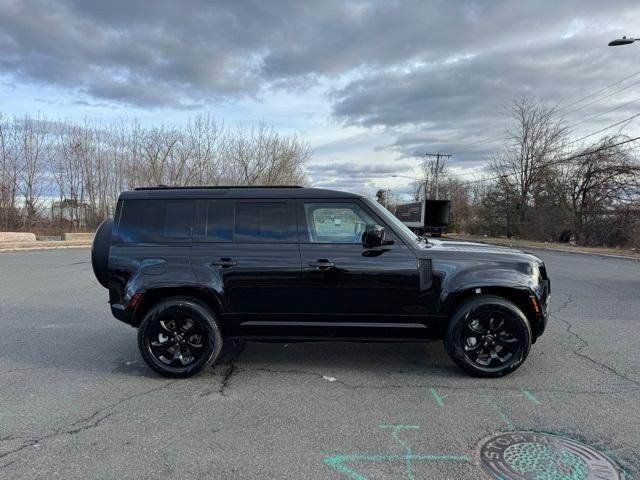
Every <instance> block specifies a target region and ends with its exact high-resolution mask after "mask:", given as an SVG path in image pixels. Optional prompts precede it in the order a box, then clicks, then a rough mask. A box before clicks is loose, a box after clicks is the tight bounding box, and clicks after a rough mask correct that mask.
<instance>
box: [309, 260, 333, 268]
mask: <svg viewBox="0 0 640 480" xmlns="http://www.w3.org/2000/svg"><path fill="white" fill-rule="evenodd" d="M309 266H310V267H311V268H317V269H318V270H326V269H327V268H331V267H335V266H336V264H335V263H333V262H330V261H329V260H325V259H324V258H322V259H320V260H318V261H317V262H310V263H309Z"/></svg>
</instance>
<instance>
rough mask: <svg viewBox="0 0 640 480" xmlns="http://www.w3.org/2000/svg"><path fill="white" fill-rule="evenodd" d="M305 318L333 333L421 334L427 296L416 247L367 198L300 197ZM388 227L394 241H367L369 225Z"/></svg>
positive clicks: (302, 296)
mask: <svg viewBox="0 0 640 480" xmlns="http://www.w3.org/2000/svg"><path fill="white" fill-rule="evenodd" d="M297 212H298V225H299V228H300V255H301V261H302V282H301V286H300V288H298V289H297V291H299V292H300V297H301V298H302V299H303V302H304V304H305V305H306V308H305V313H306V314H307V315H306V321H307V322H310V325H313V326H316V327H319V328H321V327H325V326H327V327H328V328H325V329H324V330H325V332H327V333H328V334H329V335H330V336H345V337H346V336H358V337H369V336H372V337H375V336H396V337H415V336H421V334H422V333H425V334H426V332H423V330H424V329H426V322H425V317H426V316H427V315H428V309H427V307H426V305H427V301H426V299H425V298H423V296H422V295H421V291H420V275H419V269H418V260H417V258H416V255H415V254H414V252H413V251H412V250H411V249H410V248H409V247H408V246H406V245H405V244H404V243H403V242H402V240H401V239H400V238H399V237H398V236H396V235H394V233H393V232H392V231H391V230H389V227H387V226H385V225H384V223H383V222H382V220H381V219H380V218H378V217H377V216H376V215H375V213H374V212H373V211H371V210H370V209H369V208H368V207H367V206H366V205H365V204H364V203H363V202H360V201H359V200H357V199H349V200H336V201H328V200H318V201H314V200H308V201H307V200H299V201H298V208H297ZM369 224H380V225H382V226H385V227H386V229H387V239H389V240H393V241H394V243H393V244H392V245H383V246H380V247H376V248H365V247H363V245H362V234H363V233H364V230H365V228H366V226H367V225H369Z"/></svg>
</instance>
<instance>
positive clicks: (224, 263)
mask: <svg viewBox="0 0 640 480" xmlns="http://www.w3.org/2000/svg"><path fill="white" fill-rule="evenodd" d="M237 264H238V262H236V261H235V260H232V259H230V258H221V259H220V260H216V261H214V262H211V265H215V266H216V267H222V268H228V267H235V266H236V265H237Z"/></svg>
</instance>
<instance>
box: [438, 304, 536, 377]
mask: <svg viewBox="0 0 640 480" xmlns="http://www.w3.org/2000/svg"><path fill="white" fill-rule="evenodd" d="M483 335H484V336H483ZM531 341H532V333H531V326H530V325H529V321H528V320H527V317H526V316H525V314H524V313H522V310H520V309H519V308H518V307H517V306H516V305H515V304H514V303H513V302H510V301H509V300H507V299H505V298H502V297H498V296H493V295H478V296H475V297H472V298H470V299H468V300H466V301H465V302H464V303H462V305H460V306H459V307H458V308H457V309H456V311H455V312H454V313H453V315H452V316H451V319H450V321H449V324H448V325H447V330H446V333H445V337H444V347H445V349H446V351H447V353H448V354H449V357H450V358H451V360H453V361H454V362H455V363H456V365H458V366H459V367H460V368H462V369H463V370H465V371H466V372H467V373H469V374H471V375H473V376H476V377H485V378H492V377H501V376H504V375H508V374H509V373H511V372H513V371H515V370H517V369H518V367H520V365H522V363H523V362H524V361H525V360H526V358H527V356H528V355H529V350H530V349H531ZM485 342H486V343H485ZM494 355H495V356H494Z"/></svg>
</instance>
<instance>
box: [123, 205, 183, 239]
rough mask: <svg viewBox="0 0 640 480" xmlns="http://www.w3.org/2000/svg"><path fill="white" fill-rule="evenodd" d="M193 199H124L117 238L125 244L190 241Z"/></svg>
mask: <svg viewBox="0 0 640 480" xmlns="http://www.w3.org/2000/svg"><path fill="white" fill-rule="evenodd" d="M192 224H193V201H192V200H125V202H124V204H123V207H122V215H121V217H120V225H119V227H118V239H119V240H120V241H121V242H125V243H156V242H163V241H172V240H173V241H175V240H189V239H191V228H192Z"/></svg>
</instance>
